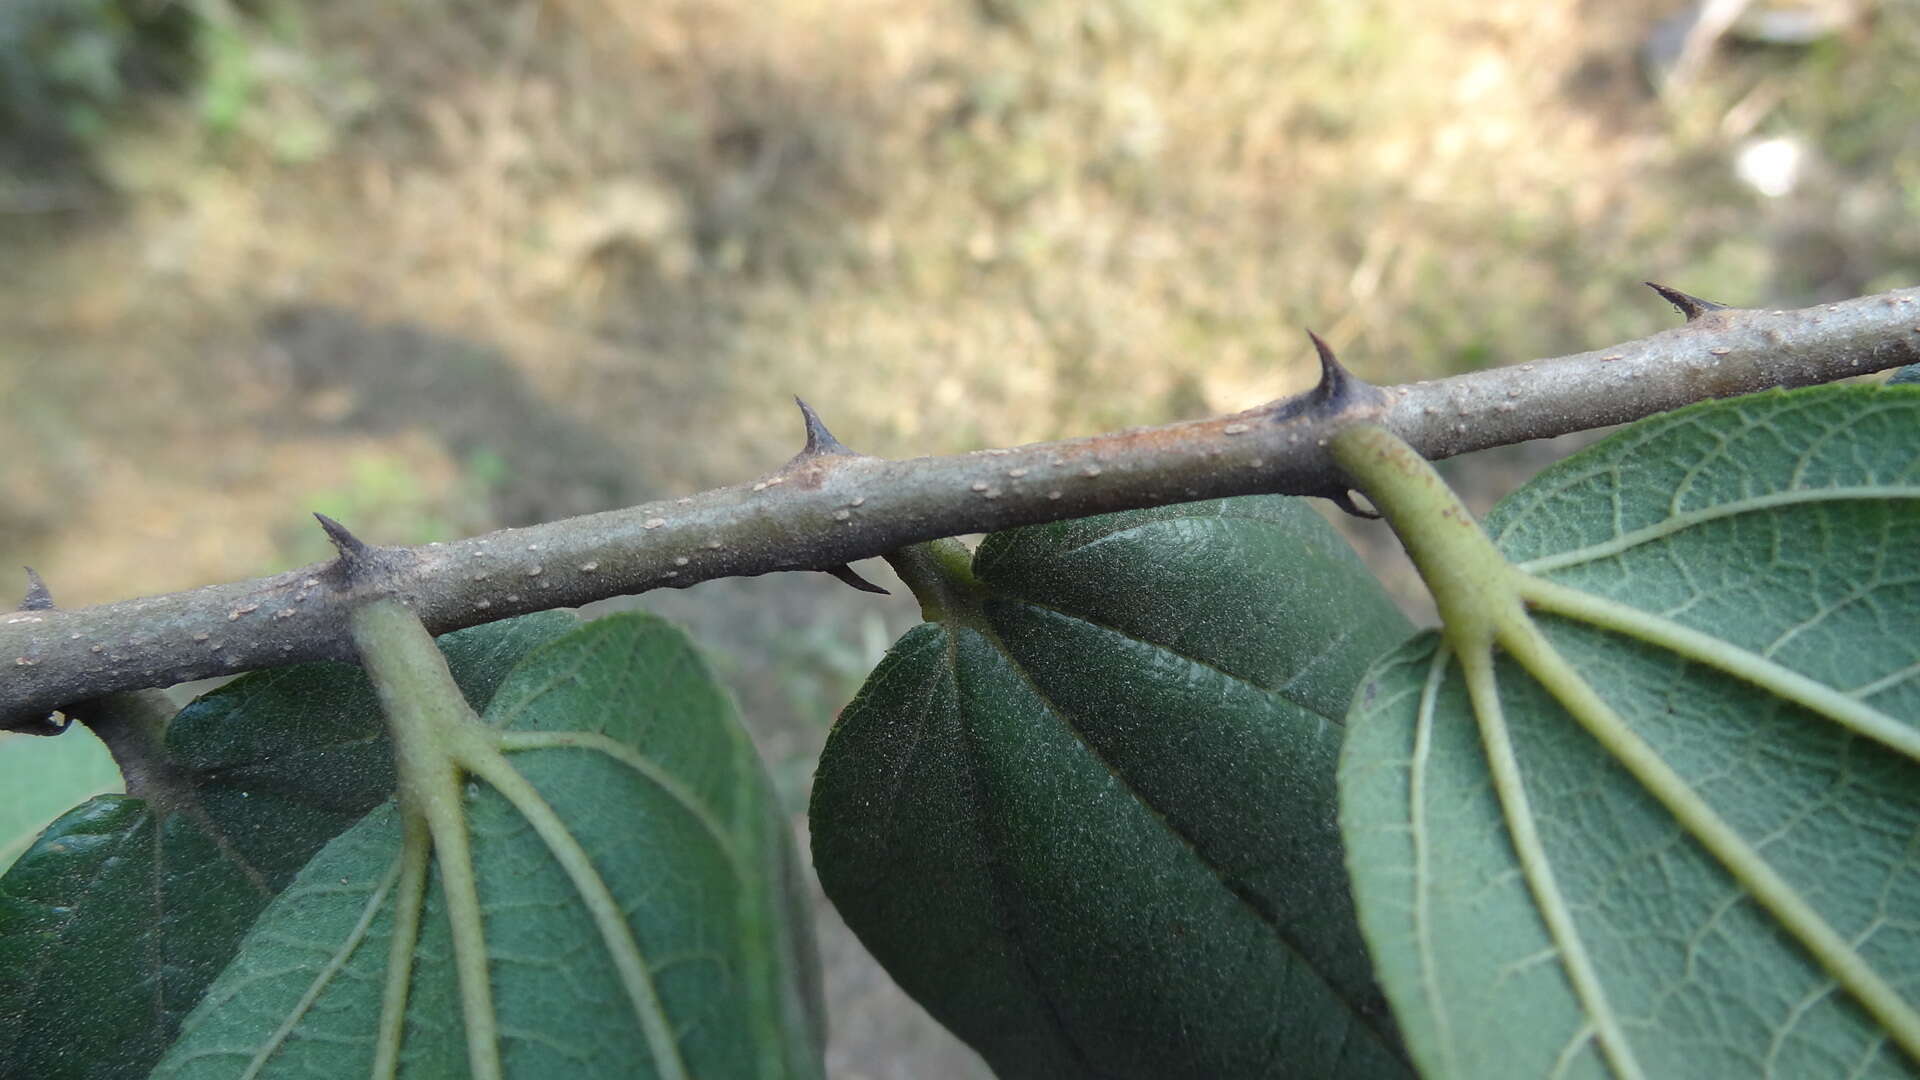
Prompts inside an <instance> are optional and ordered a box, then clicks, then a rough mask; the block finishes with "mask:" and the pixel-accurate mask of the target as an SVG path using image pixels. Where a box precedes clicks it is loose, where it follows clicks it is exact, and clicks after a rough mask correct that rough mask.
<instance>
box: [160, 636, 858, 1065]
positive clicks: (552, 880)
mask: <svg viewBox="0 0 1920 1080" xmlns="http://www.w3.org/2000/svg"><path fill="white" fill-rule="evenodd" d="M485 719H486V720H487V722H488V723H489V724H492V725H494V726H497V727H500V728H502V729H504V730H507V731H510V732H579V731H585V732H593V733H600V734H604V735H606V736H607V737H609V738H610V739H612V740H614V741H616V742H617V743H619V744H620V745H621V746H623V747H628V748H631V750H632V751H633V752H634V753H635V754H636V755H637V759H638V761H639V762H640V764H638V765H636V764H635V763H634V762H630V761H623V760H621V759H620V758H618V757H616V756H614V755H613V754H610V753H607V752H605V751H604V750H599V749H594V748H592V747H558V746H548V747H542V748H535V749H520V750H515V751H512V752H511V753H510V755H509V760H510V761H511V762H512V763H513V764H514V766H515V767H517V768H518V770H519V771H520V773H521V774H522V775H523V776H525V777H526V778H527V779H529V780H531V781H532V782H533V783H534V785H535V786H536V787H537V788H538V789H539V791H540V793H541V794H542V795H543V796H544V797H545V799H546V800H547V801H548V802H549V803H550V804H551V805H552V807H553V808H554V810H556V811H557V812H558V813H559V815H560V817H561V818H562V819H563V820H564V821H565V822H566V824H567V826H568V828H569V829H570V831H571V832H572V834H573V835H574V836H575V837H576V838H577V839H578V840H579V841H580V842H581V843H582V844H583V845H584V846H585V848H586V850H587V852H588V854H589V855H590V856H591V859H592V862H593V865H594V868H595V870H596V871H597V872H598V874H599V875H600V876H601V877H602V878H603V879H604V880H605V881H606V883H607V884H608V885H609V886H610V887H611V889H612V892H613V895H614V896H615V898H616V899H617V900H618V902H619V904H620V906H621V909H622V910H623V911H625V912H626V914H627V919H628V923H629V925H630V927H631V929H632V932H633V935H634V939H635V942H636V944H637V946H638V950H639V954H640V956H641V958H642V960H643V963H644V969H645V971H646V972H647V975H648V978H649V979H650V980H651V982H652V984H653V986H654V989H655V990H656V991H657V993H658V996H659V998H660V1001H661V1006H662V1009H663V1010H664V1012H665V1014H666V1016H667V1019H668V1021H669V1024H670V1027H671V1030H672V1031H673V1032H675V1034H676V1035H677V1039H678V1041H677V1044H676V1046H675V1047H674V1050H673V1052H672V1053H671V1054H668V1055H662V1054H659V1053H657V1048H653V1047H650V1046H649V1045H648V1043H647V1041H646V1039H645V1036H644V1034H643V1032H642V1031H641V1030H640V1029H639V1028H638V1026H637V1025H636V1022H635V1012H634V1008H633V1006H632V1005H631V1004H630V1003H629V999H628V994H627V992H626V991H625V990H624V989H623V984H622V982H621V978H620V975H619V974H618V972H617V970H616V968H615V965H614V963H613V961H612V959H611V955H610V947H609V946H608V945H607V943H606V942H605V940H604V939H603V937H602V935H601V934H600V932H598V931H597V930H596V928H595V925H594V923H593V921H592V919H591V918H590V917H589V915H588V912H587V909H586V908H585V906H584V905H583V904H582V902H581V900H580V896H579V894H578V892H577V891H576V889H575V887H574V885H573V884H571V883H570V881H569V878H568V877H567V875H566V874H565V873H564V872H563V871H562V870H561V869H560V867H559V865H558V864H557V863H556V862H555V861H554V857H553V855H552V853H551V852H550V850H549V848H548V847H547V846H546V845H545V844H544V843H543V841H542V840H541V838H540V837H539V836H538V835H536V834H535V833H534V831H533V830H532V829H531V828H530V827H529V825H528V823H527V821H526V820H525V819H523V818H522V817H521V816H520V814H519V812H518V811H516V810H515V809H514V807H512V806H511V805H509V803H508V802H507V801H506V800H505V799H503V798H502V797H501V796H500V795H499V794H497V793H496V792H495V791H494V790H493V789H492V788H489V787H486V786H484V785H482V784H479V783H474V784H471V785H470V786H469V798H468V802H467V814H468V820H469V822H470V825H471V833H472V837H473V847H474V861H475V867H476V871H477V874H478V878H479V886H480V899H481V904H482V907H483V909H484V924H485V933H486V940H487V946H488V950H489V957H490V969H491V976H492V981H493V986H494V1002H495V1006H496V1010H497V1013H498V1022H499V1027H500V1030H501V1033H502V1041H503V1048H502V1049H503V1054H502V1056H503V1059H504V1065H505V1069H506V1075H507V1076H509V1077H561V1076H564V1077H595V1076H617V1077H651V1076H664V1075H686V1076H712V1077H723V1076H724V1077H749V1076H751V1077H784V1076H817V1075H819V1073H820V1061H821V1043H822V1032H821V1025H820V1015H819V1001H818V976H817V972H816V971H815V970H814V968H815V965H814V962H813V959H812V955H811V947H812V946H811V933H810V930H809V929H808V926H809V923H808V922H807V919H806V916H805V913H804V909H803V908H801V907H798V906H797V905H799V904H800V903H801V902H802V901H801V899H800V893H799V889H800V886H799V883H798V881H797V879H796V878H795V876H794V874H793V856H792V850H791V841H790V839H789V837H788V833H787V828H786V823H785V822H784V820H782V818H781V816H780V814H779V810H778V806H777V803H776V800H775V799H774V798H773V795H772V789H771V787H770V785H769V784H768V783H767V781H766V779H765V776H764V773H763V772H762V770H761V768H760V763H759V760H758V758H757V757H756V756H755V753H754V751H753V748H752V746H751V744H750V743H749V742H748V741H747V738H746V736H745V734H744V732H743V731H742V730H741V729H740V727H739V725H738V723H737V721H736V720H735V718H734V715H733V709H732V706H731V704H730V703H729V702H728V701H727V699H726V696H725V694H724V692H723V691H722V690H721V689H720V688H719V687H718V685H717V684H716V683H715V681H714V679H713V677H712V675H711V674H710V673H709V672H708V670H707V668H706V666H705V665H704V664H703V663H702V662H701V661H700V659H699V657H698V656H697V655H696V654H695V653H694V651H693V649H692V647H691V645H690V644H689V643H688V642H687V641H686V639H685V637H684V636H683V635H681V634H680V633H679V632H678V631H676V630H674V629H672V628H671V627H669V626H667V625H666V624H665V623H663V622H661V621H660V620H658V619H656V618H654V617H652V616H646V615H637V614H636V615H623V616H616V617H613V618H609V619H604V620H601V621H599V622H595V623H593V624H590V625H588V626H586V627H583V628H581V629H580V630H578V631H576V632H575V633H573V634H571V635H569V636H567V637H565V638H563V639H561V640H560V641H558V642H556V643H554V644H553V645H551V646H550V647H548V648H546V649H543V650H541V651H540V652H539V653H537V654H535V655H533V656H532V657H529V658H528V660H527V661H526V662H525V663H523V664H522V665H521V666H520V667H519V668H517V669H516V670H515V671H514V673H513V674H512V676H511V677H510V678H509V679H508V681H507V683H506V685H504V686H503V687H501V689H500V691H499V693H498V695H497V696H496V697H495V699H494V702H493V705H492V707H491V708H490V709H489V710H488V711H487V714H486V717H485ZM643 769H644V771H643ZM400 852H401V838H400V832H399V828H398V820H397V816H396V815H395V814H394V813H393V812H392V809H391V808H390V807H383V808H381V809H379V810H377V811H376V812H374V813H373V814H371V815H369V816H368V817H367V819H366V820H364V821H362V822H361V823H360V824H359V825H356V826H355V827H354V828H352V829H350V830H348V831H347V832H346V833H344V834H342V835H341V836H340V837H339V838H338V839H337V840H335V841H333V843H332V844H330V845H329V846H328V847H327V848H326V850H325V851H323V852H322V853H321V854H320V855H319V856H318V857H317V858H315V859H314V860H313V861H312V862H311V863H309V864H308V866H307V867H306V868H305V869H304V870H303V871H301V873H300V875H299V877H298V878H297V879H296V881H295V883H294V884H293V885H292V886H291V887H290V888H288V889H287V890H286V892H285V893H283V894H282V895H281V896H280V897H279V898H278V899H276V900H275V901H274V902H273V904H272V905H271V906H270V907H269V908H268V909H267V912H266V914H265V915H264V916H263V917H262V918H261V919H260V921H259V924H258V925H257V926H256V927H255V929H254V931H253V933H252V934H251V935H250V936H249V937H248V938H247V940H246V943H245V944H244V945H243V947H242V948H241V951H240V954H239V956H238V957H236V958H235V960H234V962H233V964H232V966H231V967H229V968H228V970H227V971H226V972H225V973H224V974H223V975H222V976H221V977H220V979H219V980H218V981H217V982H216V983H215V984H214V986H213V988H212V989H211V990H210V991H209V992H208V994H207V996H206V999H205V1001H204V1002H203V1003H202V1004H201V1006H200V1008H199V1009H198V1010H197V1011H196V1012H195V1013H194V1015H193V1016H192V1017H191V1018H190V1019H189V1020H188V1022H187V1025H186V1027H185V1030H184V1032H183V1034H182V1036H181V1039H180V1042H179V1043H178V1045H177V1046H176V1047H175V1048H174V1049H173V1051H172V1052H171V1053H170V1054H169V1055H168V1057H167V1058H166V1060H165V1061H163V1062H162V1063H161V1066H160V1068H159V1069H158V1070H157V1071H156V1072H155V1074H154V1075H155V1076H156V1077H164V1078H169V1080H171V1078H187V1077H191V1078H212V1077H229V1076H236V1075H239V1074H241V1073H242V1072H243V1071H244V1070H246V1069H247V1068H248V1067H249V1066H250V1065H252V1064H253V1063H254V1062H255V1061H256V1059H258V1060H259V1061H260V1062H261V1063H262V1068H261V1071H259V1072H258V1073H257V1074H251V1075H258V1076H260V1077H292V1076H303V1077H304V1076H363V1075H367V1073H368V1070H369V1067H370V1063H371V1060H372V1054H373V1044H374V1034H375V1029H376V1025H377V1023H378V1020H379V1016H380V1009H381V989H382V986H383V983H384V982H385V979H386V972H385V969H386V963H387V948H388V939H389V935H390V933H391V928H392V926H393V918H394V915H393V909H394V899H393V897H392V895H391V894H389V893H384V892H383V891H382V886H383V883H386V882H389V881H390V880H391V873H392V869H393V867H394V866H395V864H396V860H397V859H398V857H399V855H400ZM376 896H378V897H379V899H378V900H377V901H376V900H375V897H376ZM369 911H371V912H372V916H371V919H370V921H369V922H367V924H366V926H365V928H364V932H363V933H359V934H356V927H357V926H358V925H359V924H360V923H361V921H362V920H363V918H365V917H367V915H368V913H369ZM335 959H338V960H339V961H340V963H341V965H342V966H341V968H340V970H339V971H338V972H337V973H335V974H333V975H331V977H324V972H323V967H324V965H326V964H327V963H328V962H329V961H330V960H335ZM317 978H324V982H323V984H322V986H321V989H320V990H319V992H318V993H317V995H316V996H315V997H314V998H313V999H312V1000H311V1001H310V1002H305V1003H304V1004H303V1000H302V999H303V997H304V996H305V995H307V994H308V993H309V991H310V990H311V989H312V988H313V987H314V986H315V985H316V979H317ZM411 979H412V988H411V993H410V995H409V1008H408V1012H407V1020H406V1032H407V1034H406V1041H405V1043H404V1046H403V1048H402V1052H401V1070H400V1072H401V1075H402V1076H414V1077H459V1076H465V1075H467V1053H466V1047H465V1042H464V1034H463V1025H462V1020H461V1016H462V1012H461V1006H460V1003H459V995H458V991H457V987H456V980H455V975H454V970H453V966H452V962H451V945H450V941H449V933H448V922H447V918H446V915H445V912H444V908H443V906H442V903H441V897H440V887H439V882H438V880H437V875H436V880H435V883H434V884H433V885H432V886H431V887H430V888H429V890H428V894H427V899H426V909H425V921H424V923H423V929H422V935H421V943H420V947H419V949H418V950H417V951H416V956H415V960H414V965H413V968H412V973H411ZM283 1035H284V1037H282V1036H283ZM670 1057H677V1059H678V1066H677V1067H679V1068H681V1069H683V1070H684V1071H683V1072H681V1073H677V1074H676V1073H674V1072H672V1071H671V1070H672V1069H673V1068H674V1067H675V1065H674V1064H673V1063H671V1062H669V1061H668V1060H667V1058H670Z"/></svg>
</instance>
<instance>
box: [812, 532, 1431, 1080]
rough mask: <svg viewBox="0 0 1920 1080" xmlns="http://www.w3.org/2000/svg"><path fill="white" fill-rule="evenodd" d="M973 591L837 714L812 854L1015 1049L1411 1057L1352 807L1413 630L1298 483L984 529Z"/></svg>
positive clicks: (1041, 1060)
mask: <svg viewBox="0 0 1920 1080" xmlns="http://www.w3.org/2000/svg"><path fill="white" fill-rule="evenodd" d="M973 566H974V571H975V573H976V575H977V577H978V578H979V581H980V583H981V585H982V586H983V589H982V595H981V598H980V600H979V602H978V605H977V608H976V609H975V610H970V611H958V612H953V613H950V614H951V618H950V619H949V621H947V622H945V623H940V624H927V625H922V626H920V627H919V628H917V629H915V630H913V631H911V632H910V633H908V634H907V635H906V636H905V637H904V638H902V639H901V640H900V642H899V643H898V644H897V645H896V646H895V647H894V649H893V651H892V652H891V653H890V654H889V655H888V657H887V659H886V660H885V661H884V662H883V663H882V664H881V665H880V667H879V669H878V670H876V671H875V672H874V673H873V676H872V677H871V678H870V679H869V680H868V681H867V684H866V686H865V687H864V688H863V689H862V690H861V692H860V695H859V697H857V698H856V699H855V700H854V702H853V703H852V704H851V705H849V706H848V707H847V709H846V711H845V712H844V713H843V714H842V716H841V719H840V722H839V724H838V725H837V726H836V728H835V730H834V732H833V735H832V737H831V738H830V739H829V741H828V744H827V749H826V753H825V755H824V756H823V758H822V760H821V764H820V772H819V775H818V777H817V779H816V782H815V788H814V800H813V808H812V822H813V843H814V864H815V866H816V868H817V869H818V870H819V873H820V878H821V882H822V884H823V885H824V886H825V887H826V890H827V894H828V895H829V896H830V897H832V899H833V901H834V903H835V905H836V906H837V907H838V908H839V909H840V912H841V914H842V915H843V916H844V917H845V918H846V920H847V923H848V925H850V926H851V927H853V929H854V931H855V932H856V933H858V934H859V935H860V937H861V940H862V941H863V942H865V943H866V945H867V947H868V948H869V949H870V950H871V951H872V952H873V953H874V955H875V956H876V957H878V958H879V960H880V961H881V963H882V964H884V965H885V966H886V967H887V969H888V971H889V972H890V973H891V974H892V975H893V977H894V978H895V980H896V981H898V982H899V983H900V984H901V985H902V986H903V987H904V988H905V989H906V990H907V991H908V992H909V993H911V994H913V995H914V997H915V998H917V999H918V1000H919V1001H920V1002H921V1003H922V1004H923V1005H925V1006H926V1007H927V1009H928V1010H929V1011H930V1012H932V1013H933V1014H934V1015H935V1016H936V1017H938V1018H939V1019H940V1020H941V1021H942V1022H943V1023H945V1024H946V1025H947V1026H948V1027H950V1028H952V1029H953V1030H954V1031H955V1032H956V1033H958V1034H959V1035H960V1036H961V1037H962V1038H964V1039H966V1040H967V1041H968V1042H969V1043H971V1044H973V1046H974V1047H975V1048H976V1049H978V1050H979V1051H980V1052H981V1054H982V1055H983V1056H985V1057H986V1059H987V1060H988V1062H989V1063H990V1064H991V1065H992V1066H993V1067H994V1069H995V1070H996V1071H997V1072H999V1073H1000V1075H1002V1076H1005V1077H1026V1076H1031V1077H1076V1076H1103V1077H1179V1076H1195V1077H1220V1076H1298V1077H1329V1076H1336V1075H1337V1076H1378V1075H1388V1076H1399V1075H1405V1066H1404V1064H1403V1063H1402V1062H1401V1061H1400V1059H1399V1057H1398V1051H1397V1049H1396V1042H1395V1039H1394V1036H1393V1033H1392V1030H1391V1023H1390V1021H1389V1020H1388V1018H1387V1016H1386V1012H1385V1009H1384V1007H1383V1006H1382V1002H1381V1000H1380V998H1379V997H1378V994H1377V991H1376V990H1374V988H1373V986H1372V984H1371V981H1370V979H1369V976H1368V973H1367V965H1366V960H1365V957H1364V955H1363V954H1362V950H1361V947H1360V943H1359V937H1358V931H1357V929H1356V928H1355V926H1354V924H1353V916H1352V910H1351V908H1350V906H1349V903H1348V900H1347V896H1346V890H1345V888H1344V886H1343V883H1342V870H1341V856H1340V849H1339V844H1338V838H1337V835H1336V832H1335V826H1334V821H1333V797H1334V789H1333V766H1334V760H1335V755H1336V754H1337V751H1338V747H1339V740H1340V724H1339V720H1338V718H1339V717H1340V716H1342V715H1343V714H1344V711H1345V709H1346V705H1347V701H1348V698H1349V696H1350V695H1351V692H1352V689H1353V686H1354V685H1355V683H1356V682H1357V681H1358V679H1359V677H1360V674H1361V672H1362V671H1363V670H1364V669H1365V666H1366V664H1367V663H1368V661H1369V660H1370V659H1371V658H1372V657H1374V656H1378V655H1379V654H1380V653H1382V652H1383V651H1385V650H1386V649H1388V648H1389V647H1391V646H1392V645H1393V644H1394V643H1395V642H1397V641H1399V640H1400V639H1401V638H1403V637H1404V636H1405V635H1406V633H1407V632H1408V629H1407V625H1406V622H1405V620H1404V619H1402V618H1401V616H1400V615H1399V614H1398V612H1396V611H1395V610H1394V609H1393V607H1392V605H1391V604H1390V603H1389V602H1388V601H1387V599H1386V598H1385V596H1384V595H1383V594H1382V593H1381V592H1380V590H1379V588H1378V586H1377V585H1376V584H1375V583H1374V582H1373V579H1372V578H1371V577H1370V576H1369V575H1368V574H1367V573H1366V571H1365V569H1364V568H1363V567H1362V566H1361V565H1360V562H1359V560H1358V559H1357V558H1355V557H1354V555H1353V553H1352V552H1351V551H1350V550H1349V549H1348V548H1347V547H1346V545H1345V544H1344V543H1342V542H1341V541H1340V539H1339V538H1338V537H1337V536H1336V535H1335V534H1334V532H1333V531H1332V530H1331V529H1330V528H1328V527H1327V525H1326V524H1325V523H1324V522H1323V521H1321V520H1320V519H1319V517H1318V516H1316V515H1315V514H1314V513H1313V512H1312V511H1311V510H1310V509H1308V508H1306V507H1305V506H1304V505H1302V504H1301V503H1300V502H1299V501H1297V500H1289V499H1280V498H1252V499H1232V500H1225V501H1221V502H1213V503H1200V504H1192V505H1186V506H1178V507H1170V508H1163V509H1157V510H1148V511H1137V512H1130V513H1124V514H1115V515H1110V516H1106V517H1100V518H1092V519H1087V520H1082V521H1071V522H1061V523H1056V524H1052V525H1044V526H1036V527H1032V528H1027V529H1020V530H1016V531H1013V532H1010V533H1005V534H998V535H995V536H992V537H989V538H988V539H987V541H986V542H985V543H984V544H982V545H981V547H980V550H979V552H978V553H977V555H976V557H975V558H974V560H973Z"/></svg>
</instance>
